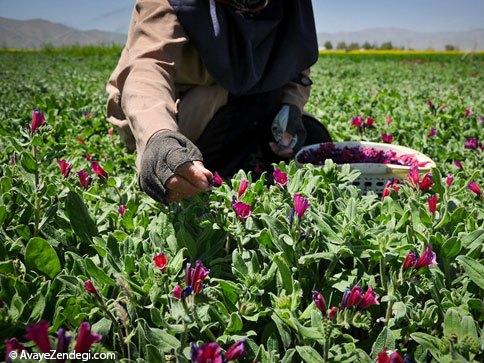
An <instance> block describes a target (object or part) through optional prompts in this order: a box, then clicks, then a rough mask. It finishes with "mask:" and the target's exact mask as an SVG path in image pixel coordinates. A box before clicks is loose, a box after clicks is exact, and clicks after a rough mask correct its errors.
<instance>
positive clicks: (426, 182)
mask: <svg viewBox="0 0 484 363" xmlns="http://www.w3.org/2000/svg"><path fill="white" fill-rule="evenodd" d="M433 184H434V182H433V180H432V175H430V174H429V173H427V174H425V175H424V177H423V179H422V181H421V182H420V185H419V188H420V190H421V191H423V192H425V191H426V190H428V189H430V188H431V187H432V185H433Z"/></svg>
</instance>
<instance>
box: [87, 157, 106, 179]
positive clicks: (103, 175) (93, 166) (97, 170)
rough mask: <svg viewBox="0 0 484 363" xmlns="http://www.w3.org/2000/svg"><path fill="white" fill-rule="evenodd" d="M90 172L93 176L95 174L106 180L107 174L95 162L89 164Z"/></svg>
mask: <svg viewBox="0 0 484 363" xmlns="http://www.w3.org/2000/svg"><path fill="white" fill-rule="evenodd" d="M91 170H92V172H93V173H94V174H96V175H97V176H98V177H100V178H101V179H106V178H107V177H108V173H106V170H104V169H103V167H102V166H101V165H99V163H98V162H97V161H92V162H91Z"/></svg>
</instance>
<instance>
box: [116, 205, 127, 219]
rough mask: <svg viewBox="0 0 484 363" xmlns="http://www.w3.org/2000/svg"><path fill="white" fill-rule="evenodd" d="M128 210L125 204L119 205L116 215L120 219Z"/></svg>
mask: <svg viewBox="0 0 484 363" xmlns="http://www.w3.org/2000/svg"><path fill="white" fill-rule="evenodd" d="M127 210H128V209H127V208H126V205H125V204H120V205H119V207H118V213H119V215H120V216H121V217H124V215H125V214H126V211H127Z"/></svg>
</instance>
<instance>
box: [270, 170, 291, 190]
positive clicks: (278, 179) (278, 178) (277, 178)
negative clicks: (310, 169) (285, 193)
mask: <svg viewBox="0 0 484 363" xmlns="http://www.w3.org/2000/svg"><path fill="white" fill-rule="evenodd" d="M272 176H273V177H274V182H275V183H276V184H277V185H279V186H280V187H282V188H284V187H285V186H286V185H287V174H286V173H284V172H283V171H282V170H281V169H278V168H276V169H274V172H273V173H272Z"/></svg>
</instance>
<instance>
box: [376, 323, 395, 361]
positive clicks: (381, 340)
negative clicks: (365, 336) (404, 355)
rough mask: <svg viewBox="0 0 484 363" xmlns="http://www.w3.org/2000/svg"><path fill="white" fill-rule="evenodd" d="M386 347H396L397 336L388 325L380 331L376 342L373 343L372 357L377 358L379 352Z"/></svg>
mask: <svg viewBox="0 0 484 363" xmlns="http://www.w3.org/2000/svg"><path fill="white" fill-rule="evenodd" d="M385 348H387V349H395V338H394V336H393V333H392V331H391V330H390V329H388V328H387V327H384V328H383V330H382V331H381V332H380V334H379V335H378V337H377V338H376V340H375V342H374V343H373V346H372V348H371V356H372V358H376V356H377V355H378V353H380V352H381V351H383V350H384V349H385Z"/></svg>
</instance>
